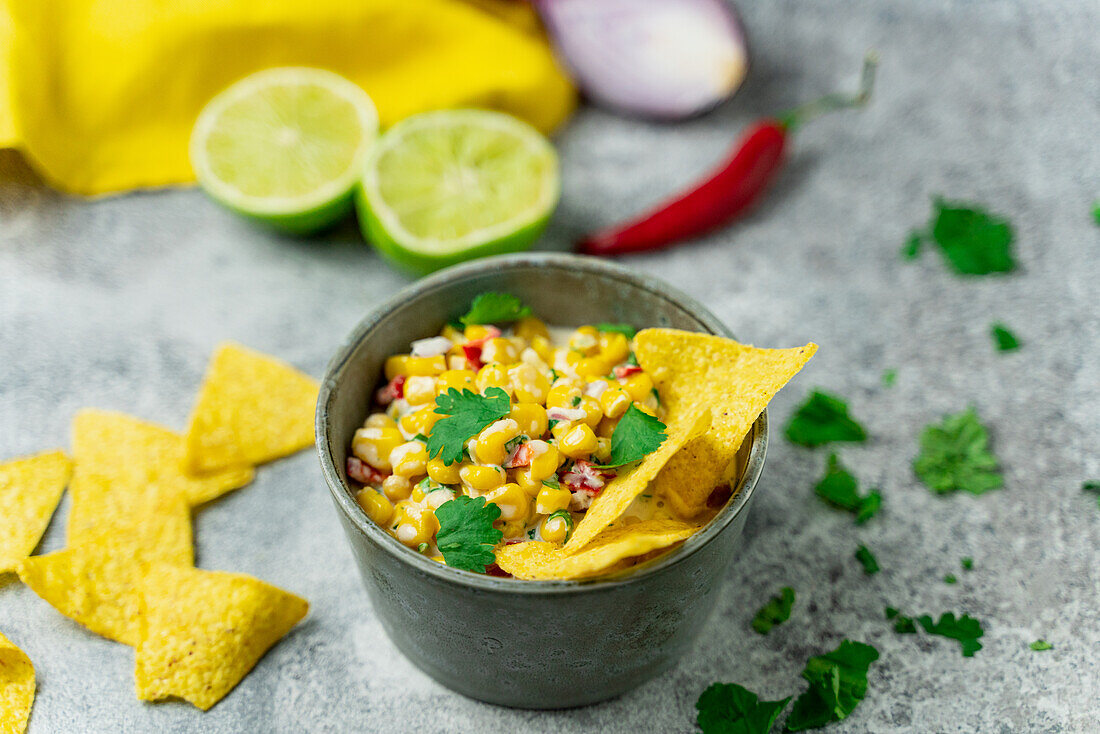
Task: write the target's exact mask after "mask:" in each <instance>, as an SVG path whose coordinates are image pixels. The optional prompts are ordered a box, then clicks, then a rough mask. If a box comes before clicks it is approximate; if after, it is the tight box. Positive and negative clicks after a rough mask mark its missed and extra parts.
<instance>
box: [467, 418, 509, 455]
mask: <svg viewBox="0 0 1100 734" xmlns="http://www.w3.org/2000/svg"><path fill="white" fill-rule="evenodd" d="M518 435H519V423H516V422H515V421H514V420H512V419H511V418H502V419H501V420H498V421H495V422H494V423H491V424H490V425H489V426H487V427H486V428H484V429H483V430H482V431H481V433H479V434H478V435H477V445H476V449H475V451H476V453H477V460H478V461H480V462H481V463H482V464H503V463H504V460H505V459H506V458H508V452H507V450H506V449H505V448H504V444H506V443H508V442H509V441H511V440H512V439H513V438H515V437H516V436H518Z"/></svg>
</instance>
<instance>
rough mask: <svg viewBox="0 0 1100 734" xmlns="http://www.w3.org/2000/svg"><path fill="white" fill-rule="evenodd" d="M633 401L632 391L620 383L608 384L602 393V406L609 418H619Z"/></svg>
mask: <svg viewBox="0 0 1100 734" xmlns="http://www.w3.org/2000/svg"><path fill="white" fill-rule="evenodd" d="M631 402H633V401H632V399H631V397H630V393H628V392H627V391H626V390H624V389H623V388H622V387H621V386H619V385H608V386H607V389H606V390H604V391H603V393H602V394H601V395H600V408H601V409H602V410H603V414H604V415H606V416H607V417H608V418H618V417H619V416H621V415H622V414H623V413H625V412H626V409H627V408H629V407H630V403H631Z"/></svg>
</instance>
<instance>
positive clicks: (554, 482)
mask: <svg viewBox="0 0 1100 734" xmlns="http://www.w3.org/2000/svg"><path fill="white" fill-rule="evenodd" d="M542 483H543V484H544V485H545V486H547V487H553V488H554V489H560V488H561V482H559V481H558V478H557V477H556V476H552V477H548V478H546V479H543V480H542Z"/></svg>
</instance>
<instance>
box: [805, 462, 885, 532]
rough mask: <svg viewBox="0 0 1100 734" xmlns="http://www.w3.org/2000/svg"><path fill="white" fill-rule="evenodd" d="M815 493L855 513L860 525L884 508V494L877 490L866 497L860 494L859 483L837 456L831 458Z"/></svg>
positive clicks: (832, 503) (831, 503)
mask: <svg viewBox="0 0 1100 734" xmlns="http://www.w3.org/2000/svg"><path fill="white" fill-rule="evenodd" d="M814 492H815V493H817V496H818V497H820V498H821V499H823V500H825V501H826V502H828V503H829V504H830V505H833V506H834V507H839V508H840V509H842V510H848V512H852V513H855V516H856V524H858V525H862V524H863V523H865V522H867V521H868V520H870V519H871V517H873V516H874V514H875V513H876V512H878V509H879V507H881V506H882V494H881V493H880V492H879V491H878V490H877V489H872V490H871V491H870V492H868V493H867V494H865V495H861V494H860V493H859V483H858V482H857V481H856V478H855V477H854V476H852V475H851V473H849V472H848V470H847V469H845V468H844V467H843V466H842V465H841V463H840V459H839V457H837V455H836V454H831V455H830V456H829V465H828V467H827V468H826V470H825V476H824V477H822V478H821V481H820V482H818V483H817V486H815V487H814Z"/></svg>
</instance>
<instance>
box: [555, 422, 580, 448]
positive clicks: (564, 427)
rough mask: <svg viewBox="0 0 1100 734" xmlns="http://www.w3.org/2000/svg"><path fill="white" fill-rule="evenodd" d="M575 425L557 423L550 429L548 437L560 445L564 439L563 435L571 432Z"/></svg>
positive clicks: (572, 423)
mask: <svg viewBox="0 0 1100 734" xmlns="http://www.w3.org/2000/svg"><path fill="white" fill-rule="evenodd" d="M576 425H577V424H576V423H574V422H573V421H558V422H557V424H556V425H555V426H554V427H553V428H551V429H550V435H551V436H553V437H554V440H555V441H557V442H558V443H559V444H560V443H561V440H562V439H563V438H565V435H566V434H567V433H569V432H570V431H572V430H573V428H574V427H576Z"/></svg>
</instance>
